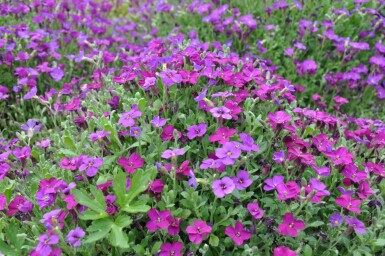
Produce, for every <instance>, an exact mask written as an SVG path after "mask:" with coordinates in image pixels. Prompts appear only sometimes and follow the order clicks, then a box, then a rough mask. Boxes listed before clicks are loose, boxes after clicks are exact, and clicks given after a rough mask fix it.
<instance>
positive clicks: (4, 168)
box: [0, 163, 11, 180]
mask: <svg viewBox="0 0 385 256" xmlns="http://www.w3.org/2000/svg"><path fill="white" fill-rule="evenodd" d="M9 170H11V166H10V165H9V164H7V163H3V164H0V180H3V179H4V178H5V176H7V174H8V172H9Z"/></svg>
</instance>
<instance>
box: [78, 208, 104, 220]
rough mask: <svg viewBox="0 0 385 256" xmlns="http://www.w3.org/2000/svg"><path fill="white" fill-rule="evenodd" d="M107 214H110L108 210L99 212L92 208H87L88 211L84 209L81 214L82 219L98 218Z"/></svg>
mask: <svg viewBox="0 0 385 256" xmlns="http://www.w3.org/2000/svg"><path fill="white" fill-rule="evenodd" d="M107 216H108V213H106V212H104V213H98V212H94V211H92V210H89V209H87V210H86V211H84V212H83V213H82V215H81V216H80V219H82V220H98V219H103V218H105V217H107Z"/></svg>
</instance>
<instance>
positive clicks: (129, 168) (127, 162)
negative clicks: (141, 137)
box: [118, 153, 144, 174]
mask: <svg viewBox="0 0 385 256" xmlns="http://www.w3.org/2000/svg"><path fill="white" fill-rule="evenodd" d="M143 163H144V160H143V159H142V158H141V157H140V155H139V154H137V153H133V154H131V155H130V157H129V158H124V157H121V158H119V159H118V165H120V166H123V168H124V170H125V171H126V172H128V173H130V174H134V173H135V171H136V169H138V168H141V167H142V166H143Z"/></svg>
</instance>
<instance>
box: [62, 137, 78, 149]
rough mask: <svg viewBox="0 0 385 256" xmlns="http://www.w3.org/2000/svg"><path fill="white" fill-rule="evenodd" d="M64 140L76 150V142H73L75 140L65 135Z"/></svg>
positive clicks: (65, 143) (69, 146)
mask: <svg viewBox="0 0 385 256" xmlns="http://www.w3.org/2000/svg"><path fill="white" fill-rule="evenodd" d="M63 142H64V145H66V146H67V147H68V148H70V149H72V150H76V146H75V143H74V142H73V140H72V139H71V138H70V137H68V136H64V138H63Z"/></svg>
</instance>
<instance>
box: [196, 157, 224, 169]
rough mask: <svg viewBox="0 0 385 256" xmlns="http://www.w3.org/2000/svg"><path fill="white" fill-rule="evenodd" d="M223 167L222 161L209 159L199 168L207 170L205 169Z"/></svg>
mask: <svg viewBox="0 0 385 256" xmlns="http://www.w3.org/2000/svg"><path fill="white" fill-rule="evenodd" d="M220 166H221V162H220V161H217V160H214V159H212V158H209V159H205V160H203V161H202V164H201V165H200V166H199V168H201V169H202V170H205V169H209V168H211V169H217V168H219V167H220Z"/></svg>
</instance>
